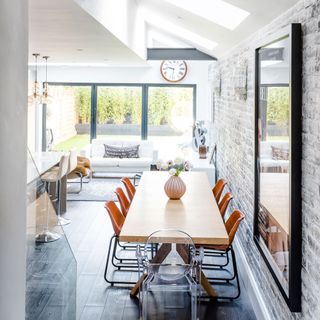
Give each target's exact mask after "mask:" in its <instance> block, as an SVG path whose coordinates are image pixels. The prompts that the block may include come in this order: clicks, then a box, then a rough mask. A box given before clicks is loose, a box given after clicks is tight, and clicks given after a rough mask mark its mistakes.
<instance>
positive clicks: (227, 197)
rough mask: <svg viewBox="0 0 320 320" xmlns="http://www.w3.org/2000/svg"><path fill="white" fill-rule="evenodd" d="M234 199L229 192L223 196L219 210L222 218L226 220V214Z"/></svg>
mask: <svg viewBox="0 0 320 320" xmlns="http://www.w3.org/2000/svg"><path fill="white" fill-rule="evenodd" d="M232 198H233V195H232V193H231V192H227V193H226V194H225V195H224V196H223V198H222V200H221V201H220V203H219V205H218V207H219V210H220V213H221V217H222V218H224V215H225V214H226V211H227V208H228V205H229V202H230V201H231V200H232Z"/></svg>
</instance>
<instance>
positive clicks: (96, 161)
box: [90, 157, 120, 167]
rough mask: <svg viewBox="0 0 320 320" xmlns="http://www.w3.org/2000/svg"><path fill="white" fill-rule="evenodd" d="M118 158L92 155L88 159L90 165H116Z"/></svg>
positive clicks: (117, 164)
mask: <svg viewBox="0 0 320 320" xmlns="http://www.w3.org/2000/svg"><path fill="white" fill-rule="evenodd" d="M119 160H120V159H119V158H103V157H92V158H91V159H90V161H91V166H92V167H117V166H119Z"/></svg>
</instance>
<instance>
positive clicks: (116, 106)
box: [46, 83, 196, 159]
mask: <svg viewBox="0 0 320 320" xmlns="http://www.w3.org/2000/svg"><path fill="white" fill-rule="evenodd" d="M49 93H50V96H51V100H52V102H51V103H50V104H48V106H47V117H46V135H47V149H50V150H63V151H66V150H70V149H77V150H80V149H82V148H84V147H85V146H87V145H88V144H90V142H91V140H92V139H96V138H97V139H106V138H107V139H110V140H139V139H148V140H151V141H153V142H154V147H155V149H157V150H158V151H159V157H161V158H162V159H167V158H173V157H175V156H176V155H182V156H187V154H188V153H189V152H190V150H191V141H192V126H193V124H194V120H195V100H196V87H195V86H194V85H156V84H125V85H122V84H90V83H89V84H67V83H61V84H57V83H52V84H50V85H49Z"/></svg>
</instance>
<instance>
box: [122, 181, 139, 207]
mask: <svg viewBox="0 0 320 320" xmlns="http://www.w3.org/2000/svg"><path fill="white" fill-rule="evenodd" d="M121 181H122V183H123V184H124V186H125V188H126V191H127V193H128V196H129V199H130V201H132V199H133V197H134V194H135V193H136V188H135V187H134V185H133V184H132V183H131V181H130V179H129V178H127V177H124V178H122V179H121Z"/></svg>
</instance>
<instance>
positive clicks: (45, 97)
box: [41, 56, 52, 104]
mask: <svg viewBox="0 0 320 320" xmlns="http://www.w3.org/2000/svg"><path fill="white" fill-rule="evenodd" d="M42 58H43V59H45V60H46V81H45V82H44V83H43V94H42V97H41V103H43V104H48V103H50V102H52V98H51V96H50V95H49V88H48V59H49V58H50V57H49V56H43V57H42Z"/></svg>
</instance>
